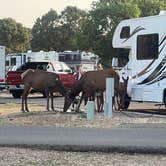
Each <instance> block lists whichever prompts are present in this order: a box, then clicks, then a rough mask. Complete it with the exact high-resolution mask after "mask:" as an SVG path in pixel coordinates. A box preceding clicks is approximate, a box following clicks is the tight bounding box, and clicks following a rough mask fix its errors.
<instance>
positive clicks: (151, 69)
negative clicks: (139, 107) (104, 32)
mask: <svg viewBox="0 0 166 166" xmlns="http://www.w3.org/2000/svg"><path fill="white" fill-rule="evenodd" d="M165 22H166V15H165V12H163V14H159V15H156V16H149V17H144V18H136V19H128V20H123V21H121V22H120V23H119V25H118V26H117V27H116V30H115V32H114V36H113V41H112V45H113V47H114V48H124V49H129V50H130V51H129V57H128V62H127V63H126V65H125V66H122V67H121V68H119V66H118V61H117V59H113V61H112V65H113V67H114V68H115V69H118V70H119V74H120V76H121V77H122V76H123V75H128V76H129V83H128V95H129V96H130V97H131V99H132V100H133V101H141V102H142V101H147V102H159V103H164V104H165V105H166V24H165ZM121 56H123V55H121Z"/></svg>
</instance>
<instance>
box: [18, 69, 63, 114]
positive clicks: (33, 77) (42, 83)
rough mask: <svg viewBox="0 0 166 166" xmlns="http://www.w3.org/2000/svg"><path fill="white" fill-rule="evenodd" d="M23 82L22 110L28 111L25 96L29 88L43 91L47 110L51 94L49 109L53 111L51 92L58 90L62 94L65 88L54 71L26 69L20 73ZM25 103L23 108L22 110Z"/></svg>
mask: <svg viewBox="0 0 166 166" xmlns="http://www.w3.org/2000/svg"><path fill="white" fill-rule="evenodd" d="M21 78H22V80H23V82H24V91H23V95H22V112H25V111H27V112H29V110H28V105H27V97H28V94H29V92H30V90H31V89H35V90H37V91H44V92H45V94H46V96H47V110H48V111H49V97H50V96H51V109H52V110H53V111H54V105H53V92H57V91H58V92H60V93H61V94H62V95H63V96H65V94H66V90H65V88H64V87H63V85H62V83H61V81H60V78H59V75H58V74H56V73H51V72H46V71H42V70H32V69H28V70H26V71H25V72H24V73H22V74H21ZM24 103H25V110H24Z"/></svg>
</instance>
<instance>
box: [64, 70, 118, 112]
mask: <svg viewBox="0 0 166 166" xmlns="http://www.w3.org/2000/svg"><path fill="white" fill-rule="evenodd" d="M107 77H113V78H114V80H115V81H114V85H115V86H114V89H115V95H118V91H119V75H118V73H117V72H116V71H114V70H113V69H112V68H110V69H106V70H99V71H88V72H86V73H85V74H84V75H82V77H81V78H80V80H78V82H77V83H76V85H75V86H74V87H73V89H72V90H71V91H70V93H68V94H67V95H66V96H65V102H64V108H63V111H64V112H66V111H67V110H68V108H69V107H70V105H71V103H72V102H73V101H74V99H75V97H76V96H78V95H79V93H80V92H82V97H81V100H82V98H83V97H85V98H88V97H89V96H94V93H95V92H102V93H103V92H104V91H105V89H106V78H107ZM92 100H94V98H93V99H92Z"/></svg>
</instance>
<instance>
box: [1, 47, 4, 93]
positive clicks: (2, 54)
mask: <svg viewBox="0 0 166 166" xmlns="http://www.w3.org/2000/svg"><path fill="white" fill-rule="evenodd" d="M4 88H5V47H4V46H0V90H2V89H4Z"/></svg>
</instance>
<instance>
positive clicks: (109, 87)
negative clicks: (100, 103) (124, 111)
mask: <svg viewBox="0 0 166 166" xmlns="http://www.w3.org/2000/svg"><path fill="white" fill-rule="evenodd" d="M113 97H114V78H112V77H109V78H107V79H106V100H105V106H104V116H105V117H106V118H112V104H113V103H112V99H113Z"/></svg>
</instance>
